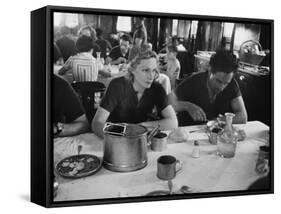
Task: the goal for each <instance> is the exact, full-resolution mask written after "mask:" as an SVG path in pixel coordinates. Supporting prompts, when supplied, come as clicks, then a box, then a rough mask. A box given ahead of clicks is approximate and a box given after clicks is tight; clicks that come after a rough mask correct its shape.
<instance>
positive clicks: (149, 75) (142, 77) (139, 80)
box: [133, 58, 157, 89]
mask: <svg viewBox="0 0 281 214" xmlns="http://www.w3.org/2000/svg"><path fill="white" fill-rule="evenodd" d="M133 75H134V83H135V84H137V85H138V87H141V88H143V89H146V88H150V86H151V84H152V82H153V81H154V79H155V76H156V75H157V61H156V59H155V58H150V59H143V60H141V62H140V63H139V64H138V65H137V67H136V68H135V69H134V70H133Z"/></svg>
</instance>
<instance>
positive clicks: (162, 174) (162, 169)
mask: <svg viewBox="0 0 281 214" xmlns="http://www.w3.org/2000/svg"><path fill="white" fill-rule="evenodd" d="M177 165H178V169H177ZM181 169H182V163H180V161H179V160H177V159H176V158H175V157H174V156H171V155H163V156H160V157H159V158H158V160H157V177H158V178H159V179H161V180H166V181H167V180H172V179H173V178H175V177H176V174H177V172H179V171H180V170H181Z"/></svg>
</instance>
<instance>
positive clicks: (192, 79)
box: [183, 71, 207, 83]
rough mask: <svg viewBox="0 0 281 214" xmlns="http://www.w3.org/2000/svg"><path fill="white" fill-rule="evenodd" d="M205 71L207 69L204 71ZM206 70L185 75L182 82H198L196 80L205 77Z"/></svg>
mask: <svg viewBox="0 0 281 214" xmlns="http://www.w3.org/2000/svg"><path fill="white" fill-rule="evenodd" d="M206 72H207V71H206ZM206 72H196V73H193V74H191V75H190V76H189V77H187V78H186V79H185V80H184V81H183V83H186V82H192V83H194V82H198V81H200V82H201V81H202V80H203V79H204V78H206V76H207V73H206Z"/></svg>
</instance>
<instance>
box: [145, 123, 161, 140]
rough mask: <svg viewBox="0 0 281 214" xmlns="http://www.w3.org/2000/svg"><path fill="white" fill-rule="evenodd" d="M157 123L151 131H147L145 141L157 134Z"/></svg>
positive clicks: (158, 130)
mask: <svg viewBox="0 0 281 214" xmlns="http://www.w3.org/2000/svg"><path fill="white" fill-rule="evenodd" d="M159 128H160V127H159V125H158V126H157V127H154V128H153V129H152V130H151V132H150V133H149V135H148V136H147V142H150V140H151V139H152V138H153V137H154V136H155V135H157V134H158V133H159V132H160V129H159Z"/></svg>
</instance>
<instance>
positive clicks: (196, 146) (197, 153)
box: [191, 140, 200, 158]
mask: <svg viewBox="0 0 281 214" xmlns="http://www.w3.org/2000/svg"><path fill="white" fill-rule="evenodd" d="M191 156H192V157H193V158H199V157H200V148H199V142H198V141H197V140H195V141H194V148H193V151H192V154H191Z"/></svg>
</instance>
